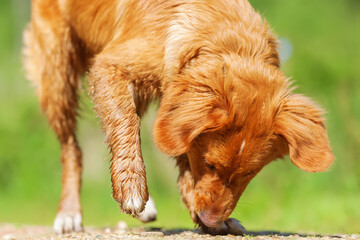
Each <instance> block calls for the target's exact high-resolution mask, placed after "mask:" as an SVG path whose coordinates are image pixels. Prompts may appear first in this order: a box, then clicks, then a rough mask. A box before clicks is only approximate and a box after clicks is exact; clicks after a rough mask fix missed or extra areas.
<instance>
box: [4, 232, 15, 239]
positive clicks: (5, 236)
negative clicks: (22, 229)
mask: <svg viewBox="0 0 360 240" xmlns="http://www.w3.org/2000/svg"><path fill="white" fill-rule="evenodd" d="M2 239H4V240H14V239H16V237H15V236H14V235H13V234H11V233H8V234H5V235H4V236H2Z"/></svg>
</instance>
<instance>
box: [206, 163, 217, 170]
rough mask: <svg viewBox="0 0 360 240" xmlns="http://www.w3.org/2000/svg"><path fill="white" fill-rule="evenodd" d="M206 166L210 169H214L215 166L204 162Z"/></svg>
mask: <svg viewBox="0 0 360 240" xmlns="http://www.w3.org/2000/svg"><path fill="white" fill-rule="evenodd" d="M206 166H207V167H208V168H209V169H210V170H215V166H214V165H211V164H208V163H207V164H206Z"/></svg>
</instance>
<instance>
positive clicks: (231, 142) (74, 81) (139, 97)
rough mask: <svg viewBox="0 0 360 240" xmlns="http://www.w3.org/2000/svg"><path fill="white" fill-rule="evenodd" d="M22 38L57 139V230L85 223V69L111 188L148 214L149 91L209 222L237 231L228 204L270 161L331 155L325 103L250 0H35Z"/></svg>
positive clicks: (191, 201)
mask: <svg viewBox="0 0 360 240" xmlns="http://www.w3.org/2000/svg"><path fill="white" fill-rule="evenodd" d="M24 44H25V47H24V59H25V61H24V62H25V69H26V72H27V77H28V78H29V79H30V80H31V81H32V82H33V83H34V85H35V87H36V89H37V93H38V96H39V100H40V105H41V108H42V110H43V112H44V113H45V115H46V116H47V119H48V121H49V124H50V126H51V127H52V129H53V130H54V131H55V133H56V135H57V137H58V139H59V142H60V145H61V164H62V169H63V173H62V192H61V200H60V204H59V209H58V212H57V215H56V218H55V222H54V229H55V231H56V232H59V233H63V232H71V231H80V230H82V221H81V204H80V187H81V171H82V170H81V169H82V165H81V161H82V160H81V159H82V156H81V150H80V148H79V145H78V141H77V137H76V134H75V130H76V116H77V106H78V89H79V85H80V80H79V79H80V77H81V76H82V75H85V74H87V75H88V77H89V85H90V90H89V91H90V95H91V97H92V99H93V102H94V105H95V111H96V113H97V115H98V116H99V118H100V119H101V122H102V127H103V131H104V133H105V135H106V139H107V143H108V145H109V148H110V150H111V154H112V161H111V180H112V188H113V197H114V199H115V200H116V201H117V202H118V203H119V205H120V209H121V210H122V211H123V212H125V213H128V214H131V215H133V216H139V215H140V216H141V214H143V215H144V214H145V217H140V219H142V220H143V221H150V220H153V219H154V218H155V217H156V209H155V208H154V205H153V203H149V204H146V203H147V201H148V200H149V194H148V188H147V183H146V172H145V165H144V162H143V158H142V154H141V149H140V118H141V116H142V115H143V114H144V113H145V111H146V108H147V106H148V105H149V103H150V102H151V101H152V100H157V101H159V102H160V106H159V110H158V113H157V117H156V120H155V123H154V129H153V135H154V140H155V142H156V145H157V146H158V147H159V149H160V150H161V151H163V152H164V153H166V154H167V155H169V156H173V157H174V158H175V159H176V161H177V165H178V167H179V170H180V174H179V178H178V184H179V188H180V192H181V194H182V199H183V201H184V203H185V204H186V206H187V207H188V209H189V212H190V215H191V218H192V219H193V221H194V222H195V223H196V224H198V225H199V226H200V227H201V228H202V230H203V231H204V232H208V233H212V234H227V233H233V234H241V233H243V232H244V229H243V227H242V226H241V225H240V224H239V222H237V220H235V219H231V218H229V215H230V214H231V212H232V211H233V209H234V208H235V206H236V203H237V201H238V199H239V198H240V196H241V194H242V193H243V191H244V189H245V188H246V186H247V185H248V183H249V182H250V181H251V179H252V178H254V177H255V176H256V174H257V173H258V172H259V171H260V170H261V169H262V168H263V167H264V166H265V165H267V164H268V163H270V162H271V161H273V160H275V159H277V158H281V157H282V156H284V155H287V154H289V155H290V159H291V161H292V162H293V163H294V164H295V165H296V166H297V167H299V168H301V169H303V170H305V171H308V172H320V171H325V170H327V169H328V168H329V166H330V165H331V163H332V162H333V160H334V156H333V154H332V151H331V148H330V145H329V140H328V136H327V131H326V127H325V121H324V119H323V110H322V109H321V108H320V107H318V106H317V105H316V104H315V103H314V102H313V101H312V100H310V99H309V98H308V97H305V96H303V95H301V94H296V93H293V89H294V88H293V87H292V86H291V83H290V82H289V80H288V78H287V77H286V76H285V75H284V73H283V72H282V71H281V70H280V62H279V55H278V52H277V45H278V44H277V39H276V37H275V36H274V35H273V34H272V33H271V31H270V30H269V27H268V24H267V23H266V22H265V21H264V20H263V19H262V18H261V16H260V15H259V14H258V13H257V12H256V11H255V10H254V9H253V8H252V6H251V5H250V3H249V2H248V1H247V0H222V1H219V0H188V1H185V0H137V1H135V0H107V1H101V0H100V1H96V0H81V1H80V0H75V1H69V0H58V1H53V0H33V1H32V14H31V22H30V23H29V25H28V27H27V29H26V30H25V32H24ZM150 202H152V201H150ZM145 205H146V206H150V205H151V206H152V207H149V208H151V209H150V210H149V211H150V213H146V211H145V213H142V211H143V210H144V208H145Z"/></svg>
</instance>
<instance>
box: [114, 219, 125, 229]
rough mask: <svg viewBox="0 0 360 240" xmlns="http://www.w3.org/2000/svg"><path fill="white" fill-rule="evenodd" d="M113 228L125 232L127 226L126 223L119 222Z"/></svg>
mask: <svg viewBox="0 0 360 240" xmlns="http://www.w3.org/2000/svg"><path fill="white" fill-rule="evenodd" d="M115 228H116V229H117V230H126V229H128V225H127V224H126V222H124V221H120V222H118V223H117V224H116V226H115Z"/></svg>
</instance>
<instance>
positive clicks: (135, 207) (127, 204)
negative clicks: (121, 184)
mask: <svg viewBox="0 0 360 240" xmlns="http://www.w3.org/2000/svg"><path fill="white" fill-rule="evenodd" d="M142 207H143V201H142V199H141V198H140V197H131V198H128V199H126V200H125V201H124V202H123V204H122V208H123V209H124V211H125V212H129V213H131V214H132V215H138V214H139V212H140V210H141V208H142Z"/></svg>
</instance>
